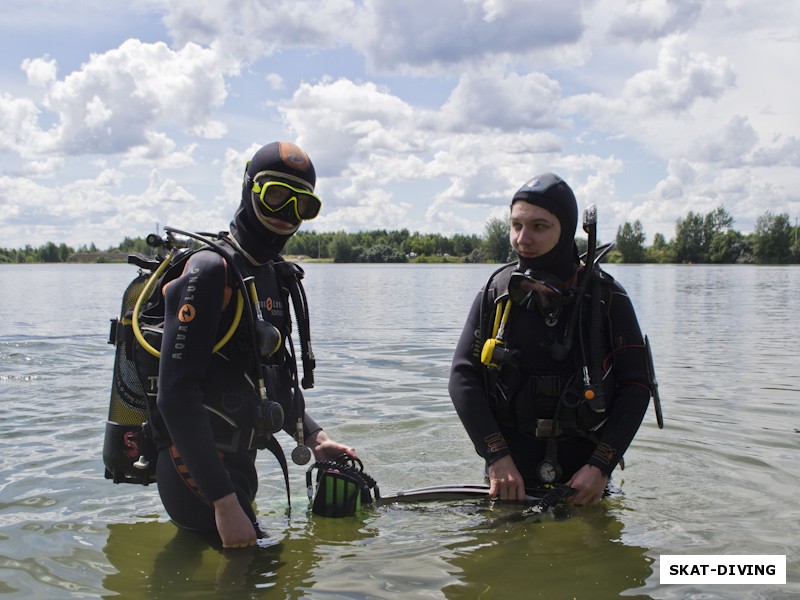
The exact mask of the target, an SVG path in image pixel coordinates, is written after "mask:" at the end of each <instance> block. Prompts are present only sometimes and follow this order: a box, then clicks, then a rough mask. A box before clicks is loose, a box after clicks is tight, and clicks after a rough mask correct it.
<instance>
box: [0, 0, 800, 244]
mask: <svg viewBox="0 0 800 600" xmlns="http://www.w3.org/2000/svg"><path fill="white" fill-rule="evenodd" d="M67 7H68V8H67ZM3 12H4V15H3V19H2V21H1V22H0V45H1V48H2V52H0V247H6V248H9V247H20V246H23V245H25V244H32V245H34V246H38V245H41V244H43V243H45V242H47V241H53V242H56V243H61V242H66V243H68V244H70V245H73V246H78V245H81V244H89V243H92V242H93V243H95V244H97V245H98V246H99V247H103V248H104V247H106V246H109V245H112V244H116V243H118V242H120V241H121V240H122V239H123V238H125V237H139V236H142V237H143V236H145V235H146V234H148V233H151V232H152V231H154V229H155V227H156V224H160V225H161V226H163V225H171V226H174V227H178V228H182V229H194V230H202V231H209V230H210V231H216V230H222V229H226V228H227V225H228V222H229V221H230V217H231V216H232V214H233V211H234V209H235V207H236V206H237V204H238V201H239V195H240V190H241V175H242V171H243V169H244V165H245V162H246V160H247V159H248V158H249V156H250V155H252V153H253V152H254V151H255V150H256V149H257V148H258V147H260V146H261V145H263V144H265V143H268V142H271V141H273V140H278V139H287V140H292V141H295V142H297V143H298V144H299V145H300V146H302V147H303V148H304V149H305V150H306V151H307V152H308V154H309V155H310V156H311V159H312V160H313V162H314V164H315V167H316V170H317V174H318V185H317V191H318V192H319V194H320V195H321V197H322V199H323V210H322V213H321V214H320V216H319V217H318V218H317V219H316V220H314V221H311V222H309V223H306V224H305V225H304V228H307V229H313V230H317V231H341V230H344V231H356V230H363V229H400V228H407V229H409V230H411V231H419V232H441V233H444V234H447V235H452V234H454V233H482V231H483V229H484V226H485V223H486V221H487V220H488V219H489V218H491V217H501V218H505V217H506V216H507V210H508V209H507V206H508V202H509V200H510V198H511V195H512V194H513V192H514V191H515V190H516V189H517V188H519V187H520V186H521V185H522V184H523V183H524V182H525V181H526V180H528V179H529V178H530V177H533V176H534V175H537V174H539V173H542V172H545V171H553V172H555V173H558V174H559V175H561V176H562V177H563V178H564V179H566V180H567V182H568V183H570V185H571V186H572V187H573V189H574V190H575V192H576V195H577V197H578V201H579V204H580V205H581V207H583V206H585V205H588V204H590V203H594V204H596V205H597V207H598V214H599V237H600V238H601V240H604V241H605V240H610V239H613V237H614V235H615V232H616V229H617V227H618V226H619V225H621V224H623V223H624V222H626V221H628V222H633V221H635V220H637V219H638V220H639V221H641V223H642V225H643V227H644V230H645V232H646V234H647V236H648V243H649V242H650V241H652V237H653V235H654V234H655V233H662V234H663V235H664V236H665V237H666V238H667V239H668V240H669V239H671V238H672V237H674V233H675V222H676V220H677V219H678V218H681V217H684V216H685V215H686V213H687V212H688V211H690V210H692V211H694V212H700V213H703V214H705V213H707V212H710V211H712V210H714V209H715V208H716V207H718V206H724V207H725V209H726V210H727V211H728V212H729V213H730V214H731V215H732V216H733V217H734V219H735V223H734V227H735V228H736V229H737V230H739V231H742V232H744V233H749V232H751V231H752V230H753V226H754V224H755V222H756V220H757V219H758V217H759V216H761V215H762V214H764V213H765V212H766V211H772V212H773V213H775V214H779V213H787V214H789V216H790V218H791V220H792V222H794V221H795V219H796V218H798V217H800V191H799V190H800V141H798V136H800V109H798V106H800V82H798V81H797V78H796V77H795V74H796V71H797V58H796V57H797V56H800V26H798V23H800V5H798V3H797V2H790V1H787V0H775V1H774V2H769V3H765V2H763V1H762V2H755V1H754V0H720V1H718V2H702V1H700V0H676V1H665V0H595V1H590V0H587V1H583V2H562V3H556V2H551V1H549V0H547V1H545V0H439V1H436V2H431V1H430V0H428V1H422V0H404V1H403V2H397V1H395V0H361V1H354V0H317V1H307V0H295V1H293V2H282V1H271V2H267V1H266V0H237V1H232V0H217V1H213V2H212V1H211V0H195V1H193V2H188V1H185V0H129V1H127V2H118V1H114V0H112V1H109V0H106V1H103V2H101V1H99V0H84V1H80V0H78V1H76V2H73V3H69V4H66V3H64V2H62V1H61V0H26V1H22V0H6V1H5V2H4V11H3Z"/></svg>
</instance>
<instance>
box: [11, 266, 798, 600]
mask: <svg viewBox="0 0 800 600" xmlns="http://www.w3.org/2000/svg"><path fill="white" fill-rule="evenodd" d="M304 268H305V270H306V279H305V283H306V290H307V293H308V296H309V302H310V306H311V316H312V335H313V338H314V350H315V353H316V356H317V363H318V368H317V371H316V381H317V387H316V388H315V389H314V390H312V391H309V392H308V393H307V400H308V404H309V411H310V412H311V413H312V414H313V415H314V416H315V417H316V418H317V419H318V420H319V421H320V422H321V423H322V424H323V426H324V427H325V428H326V430H328V431H329V433H330V434H331V435H332V436H333V437H334V438H336V439H341V440H342V441H346V442H347V443H350V444H351V445H354V446H355V447H356V448H357V450H358V451H359V454H360V456H361V458H362V459H363V460H364V463H365V467H366V469H367V471H368V472H369V473H370V474H371V475H373V476H374V477H375V478H376V479H377V480H378V482H379V484H380V487H381V490H382V491H383V492H384V494H388V493H393V492H396V491H398V490H402V489H409V488H413V487H419V486H426V485H433V484H438V483H480V482H481V476H480V470H481V464H480V461H479V459H478V457H477V456H476V455H475V453H474V451H473V450H472V448H471V445H470V443H469V440H468V438H467V436H466V434H465V433H464V431H463V429H462V427H461V425H460V423H459V421H458V419H457V417H456V416H455V413H454V411H453V409H452V405H451V403H450V400H449V397H448V395H447V377H448V373H449V365H450V359H451V357H452V352H453V349H454V346H455V343H456V340H457V339H458V336H459V334H460V331H461V327H462V324H463V321H464V319H465V318H466V314H467V311H468V309H469V306H470V304H471V302H472V299H473V297H474V295H475V293H476V292H477V290H478V288H479V287H480V286H481V285H482V284H483V282H484V280H485V279H486V277H487V276H488V275H489V274H490V273H491V272H492V271H493V270H494V267H492V266H491V265H413V266H412V265H388V266H379V265H322V264H309V265H305V266H304ZM607 270H608V271H609V272H610V273H611V274H612V275H614V276H615V277H617V278H618V279H619V280H620V281H621V282H622V283H623V285H624V286H625V287H626V289H627V290H628V292H629V293H630V295H631V297H632V298H633V301H634V304H635V306H636V309H637V313H638V315H639V319H640V322H641V325H642V329H643V330H644V331H645V332H646V333H647V334H648V335H649V337H650V340H651V342H652V344H653V348H654V353H655V358H656V363H657V369H658V379H659V383H660V384H661V394H662V400H663V403H664V415H665V420H666V427H665V429H663V430H659V429H658V428H657V427H656V424H655V418H654V415H653V412H652V410H651V411H650V412H649V413H648V415H647V417H646V419H645V423H644V425H643V426H642V429H641V430H640V432H639V435H638V436H637V438H636V440H634V443H633V445H632V446H631V448H630V450H629V451H628V453H627V455H626V462H627V468H626V469H625V471H624V472H622V473H620V472H617V473H616V475H615V480H616V483H617V484H618V485H619V487H620V488H621V490H622V494H621V495H619V496H615V497H613V498H611V499H609V500H607V501H606V502H605V503H604V504H603V505H601V506H595V507H588V508H581V509H577V508H568V509H567V508H559V509H558V510H556V511H555V513H552V514H546V515H543V516H541V517H538V518H531V519H527V520H521V521H520V520H518V519H515V516H517V515H518V514H519V509H518V508H514V507H507V506H495V507H490V506H487V505H485V504H483V503H480V502H465V503H428V504H417V505H395V506H387V507H381V508H379V509H376V510H372V511H364V512H363V513H362V514H360V515H359V516H358V517H354V518H349V519H341V520H333V519H323V518H319V517H316V516H312V515H309V514H308V512H307V510H306V504H307V503H306V499H305V490H304V477H305V469H304V468H302V467H298V466H293V465H291V466H290V475H291V480H292V509H291V510H287V506H286V498H285V492H284V490H283V485H282V478H281V476H280V469H279V467H278V466H277V464H276V463H275V460H274V459H273V458H272V457H271V456H270V455H269V453H266V454H264V455H263V456H262V457H260V458H259V468H260V472H261V490H260V492H259V498H258V511H259V516H260V518H261V520H262V522H263V524H264V526H265V528H266V529H267V530H268V532H269V535H270V540H271V543H270V545H268V546H265V547H263V548H257V549H254V550H252V551H241V552H226V553H224V554H221V553H219V552H217V551H216V550H214V549H212V548H208V547H206V546H204V545H203V544H202V543H200V542H198V540H197V539H195V538H194V537H193V536H184V535H178V534H177V531H176V529H175V528H174V527H173V526H172V525H171V524H170V523H169V522H168V521H167V519H166V516H165V513H164V511H163V509H162V508H161V505H160V502H159V500H158V495H157V493H156V490H155V488H154V487H149V488H144V487H140V486H132V485H114V484H112V483H111V482H109V481H106V480H105V479H103V467H102V460H101V450H102V442H103V427H104V421H105V418H106V413H107V410H108V404H107V403H108V394H109V389H110V374H111V368H112V364H113V347H112V346H110V345H108V344H107V343H106V339H107V337H108V324H109V319H110V318H112V317H113V316H115V315H116V313H117V312H118V311H119V302H120V297H121V292H122V289H123V288H124V286H125V285H126V284H127V283H128V281H129V280H130V279H131V278H132V277H133V275H134V274H135V272H136V269H135V268H134V267H131V266H128V265H3V266H0V573H1V574H2V576H0V596H2V597H6V598H9V600H10V599H12V598H20V599H22V598H26V599H27V598H30V597H33V598H68V597H70V598H71V597H75V598H80V597H84V598H97V597H109V598H110V597H122V598H131V599H134V598H145V597H147V598H170V599H178V600H180V599H182V598H187V599H188V598H206V597H208V598H216V597H226V598H268V597H269V598H275V597H278V598H281V597H283V598H395V597H402V598H478V597H480V598H509V597H512V598H516V597H541V598H573V597H574V598H613V597H617V596H619V595H620V594H622V595H624V596H625V597H633V598H637V597H638V598H665V599H671V598H703V599H709V598H711V599H713V598H793V597H798V596H800V559H798V555H799V552H798V551H799V550H800V541H798V540H800V509H798V502H797V498H798V495H800V484H798V482H797V472H796V471H797V469H796V465H797V461H798V457H800V452H799V451H800V418H798V417H799V416H800V408H798V406H799V405H800V369H798V361H797V353H796V347H795V346H796V341H795V337H796V336H795V334H796V320H795V319H796V316H797V315H798V314H800V298H798V294H797V291H798V290H800V269H798V268H797V267H754V266H722V267H716V266H678V265H647V266H639V265H635V266H634V265H610V266H608V267H607ZM281 441H282V442H283V443H284V447H285V448H286V449H287V450H290V449H291V442H290V440H289V439H288V438H286V437H285V436H284V437H282V438H281ZM662 554H786V555H787V558H788V584H787V585H785V586H771V587H770V586H752V587H746V586H661V585H659V582H658V564H659V563H658V559H659V556H660V555H662Z"/></svg>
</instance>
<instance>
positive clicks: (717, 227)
mask: <svg viewBox="0 0 800 600" xmlns="http://www.w3.org/2000/svg"><path fill="white" fill-rule="evenodd" d="M732 225H733V217H731V216H730V215H729V214H728V212H727V211H726V210H725V209H724V208H723V207H722V206H719V207H717V208H716V209H714V210H713V211H712V212H710V213H708V214H707V215H705V216H703V215H701V214H700V213H696V214H695V213H693V212H692V211H689V213H688V214H687V215H686V218H685V219H678V221H677V223H676V226H675V241H674V251H675V259H676V260H677V261H678V262H684V263H692V262H697V263H707V262H709V260H710V253H711V242H712V240H713V239H714V237H715V236H718V235H725V234H726V233H727V231H728V230H729V229H730V227H731V226H732Z"/></svg>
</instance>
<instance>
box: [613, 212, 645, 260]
mask: <svg viewBox="0 0 800 600" xmlns="http://www.w3.org/2000/svg"><path fill="white" fill-rule="evenodd" d="M645 237H646V236H645V234H644V229H643V228H642V223H641V221H639V220H638V219H637V220H636V221H634V222H633V225H631V224H630V223H628V222H627V221H626V222H625V223H624V224H623V225H620V226H619V227H617V237H616V242H617V247H616V250H617V252H619V253H620V256H621V257H622V262H624V263H641V262H644V258H645V252H644V240H645Z"/></svg>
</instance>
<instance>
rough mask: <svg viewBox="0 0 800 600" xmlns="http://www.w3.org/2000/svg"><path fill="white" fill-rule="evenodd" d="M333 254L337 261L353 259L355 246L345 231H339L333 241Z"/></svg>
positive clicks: (347, 261)
mask: <svg viewBox="0 0 800 600" xmlns="http://www.w3.org/2000/svg"><path fill="white" fill-rule="evenodd" d="M331 254H332V255H333V262H335V263H349V262H354V261H353V246H352V244H351V243H350V237H349V236H348V235H347V234H346V233H344V232H341V233H337V234H336V235H335V236H334V237H333V241H332V242H331Z"/></svg>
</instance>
